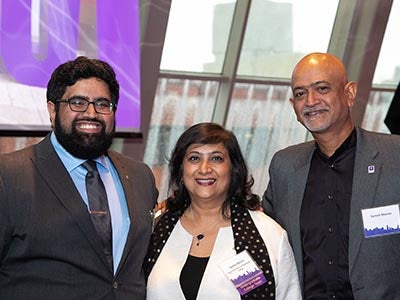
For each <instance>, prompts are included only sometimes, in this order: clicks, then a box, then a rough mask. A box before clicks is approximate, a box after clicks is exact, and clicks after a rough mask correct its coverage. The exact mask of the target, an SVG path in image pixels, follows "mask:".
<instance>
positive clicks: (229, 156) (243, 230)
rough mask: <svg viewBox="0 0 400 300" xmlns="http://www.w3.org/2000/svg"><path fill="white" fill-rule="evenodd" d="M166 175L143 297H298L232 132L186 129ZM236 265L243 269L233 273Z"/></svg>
mask: <svg viewBox="0 0 400 300" xmlns="http://www.w3.org/2000/svg"><path fill="white" fill-rule="evenodd" d="M169 170H170V189H171V191H172V197H170V198H169V199H168V200H167V212H166V213H165V214H164V215H163V216H162V217H161V219H160V220H159V221H158V223H157V225H156V227H155V230H154V233H153V235H152V239H151V242H150V246H149V251H148V254H147V257H146V260H145V264H144V270H145V274H146V276H147V278H148V281H147V299H149V300H161V299H168V300H169V299H174V300H176V299H186V300H192V299H193V300H194V299H200V300H202V299H204V300H209V299H229V300H232V299H282V300H283V299H290V300H297V299H301V296H300V295H301V293H300V287H299V281H298V275H297V270H296V265H295V262H294V257H293V253H292V249H291V247H290V245H289V242H288V239H287V235H286V232H285V231H284V230H283V229H282V228H281V227H280V226H279V225H278V224H277V223H276V222H275V221H273V220H272V219H271V218H270V217H268V216H267V215H265V214H264V213H263V212H261V211H260V201H259V197H258V196H257V195H255V194H253V193H252V192H251V187H252V185H253V178H252V177H251V176H250V177H249V176H248V171H247V167H246V164H245V161H244V158H243V155H242V153H241V151H240V147H239V144H238V142H237V139H236V137H235V136H234V134H233V133H232V132H231V131H227V130H225V129H224V128H223V127H222V126H220V125H218V124H215V123H200V124H197V125H194V126H192V127H190V128H189V129H188V130H186V131H185V132H184V133H183V134H182V135H181V137H180V138H179V140H178V142H177V144H176V146H175V148H174V150H173V151H172V156H171V159H170V162H169ZM243 251H245V252H247V253H248V254H249V255H250V256H249V257H250V259H245V262H243V259H242V258H241V257H242V256H241V255H242V254H243ZM239 253H241V255H239V256H238V254H239ZM252 262H254V263H255V264H254V266H252V267H248V266H250V265H252V264H253V263H252ZM240 264H242V265H245V266H246V267H245V269H243V268H242V269H238V268H235V266H236V265H240ZM252 268H253V269H252ZM250 269H252V270H251V271H252V272H254V273H255V274H257V275H250V274H248V273H251V272H249V270H250ZM234 272H239V273H240V276H239V275H237V274H239V273H234ZM254 273H251V274H254ZM234 274H236V275H234ZM244 276H247V278H248V279H246V280H244V281H241V282H240V283H238V281H239V280H240V279H241V278H242V277H244ZM236 277H240V278H236Z"/></svg>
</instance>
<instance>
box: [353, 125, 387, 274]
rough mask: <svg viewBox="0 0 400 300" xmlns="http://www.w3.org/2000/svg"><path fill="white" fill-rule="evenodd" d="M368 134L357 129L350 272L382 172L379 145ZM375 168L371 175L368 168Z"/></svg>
mask: <svg viewBox="0 0 400 300" xmlns="http://www.w3.org/2000/svg"><path fill="white" fill-rule="evenodd" d="M366 134H368V133H366V132H365V131H363V130H362V129H358V128H357V148H356V156H355V161H354V175H353V190H352V196H351V204H350V227H349V270H350V272H351V271H352V268H353V265H354V261H355V258H356V256H357V253H358V250H359V248H360V245H361V241H362V239H363V238H364V230H363V228H364V227H363V224H362V217H361V210H362V209H365V208H368V207H372V206H373V202H374V198H375V191H376V186H377V183H378V179H379V176H380V173H381V170H382V164H383V162H382V161H381V159H380V157H379V149H378V145H377V144H376V143H375V142H374V141H373V140H372V139H367V138H366V137H365V135H366ZM369 166H373V168H374V172H372V173H369V172H368V167H369Z"/></svg>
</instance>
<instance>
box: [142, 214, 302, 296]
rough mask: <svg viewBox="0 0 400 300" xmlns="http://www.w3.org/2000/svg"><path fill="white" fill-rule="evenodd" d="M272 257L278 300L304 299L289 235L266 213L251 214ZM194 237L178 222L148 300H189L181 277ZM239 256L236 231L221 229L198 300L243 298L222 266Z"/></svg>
mask: <svg viewBox="0 0 400 300" xmlns="http://www.w3.org/2000/svg"><path fill="white" fill-rule="evenodd" d="M250 214H251V217H252V219H253V220H254V224H255V225H256V227H257V229H258V231H259V232H260V235H261V237H262V238H263V240H264V242H265V245H266V246H267V250H268V253H269V256H270V260H271V265H272V270H273V272H274V276H275V286H276V300H297V299H301V292H300V285H299V280H298V275H297V269H296V264H295V261H294V256H293V252H292V249H291V247H290V245H289V241H288V239H287V234H286V231H284V230H283V229H282V227H280V226H279V225H278V223H276V222H275V221H274V220H272V219H271V218H270V217H268V216H267V215H265V214H264V213H263V212H259V211H250ZM192 238H193V237H192V236H191V235H190V234H189V233H188V232H187V231H186V230H185V229H184V228H183V227H182V224H181V223H180V221H178V222H177V224H176V226H175V228H174V229H173V231H172V233H171V236H170V237H169V239H168V241H167V243H166V245H165V246H164V248H163V250H162V252H161V254H160V256H159V257H158V260H157V262H156V263H155V265H154V267H153V269H152V271H151V273H150V276H149V279H148V284H147V298H146V299H147V300H162V299H165V300H172V299H174V300H179V299H182V300H185V297H184V295H183V293H182V290H181V287H180V284H179V276H180V273H181V270H182V268H183V265H184V264H185V262H186V259H187V256H188V254H189V250H190V245H191V243H192ZM235 255H236V252H235V250H234V240H233V232H232V228H231V227H230V226H229V227H223V228H220V230H219V232H218V235H217V238H216V241H215V244H214V248H213V250H212V253H211V256H210V259H209V261H208V264H207V267H206V269H205V271H204V275H203V279H202V281H201V284H200V287H199V292H198V294H197V300H210V299H227V300H228V299H229V300H234V299H238V300H240V294H239V292H238V291H237V290H236V288H235V287H234V285H233V283H232V282H231V281H230V280H229V279H228V278H227V277H226V276H225V274H224V273H223V272H222V270H221V268H220V267H219V265H220V264H221V263H222V262H223V261H225V260H227V259H229V258H231V257H233V256H235Z"/></svg>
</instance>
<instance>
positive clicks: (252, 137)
mask: <svg viewBox="0 0 400 300" xmlns="http://www.w3.org/2000/svg"><path fill="white" fill-rule="evenodd" d="M291 94H292V91H291V89H290V87H289V86H283V85H257V84H243V83H238V84H236V85H235V90H234V93H233V96H232V102H231V106H230V110H229V113H228V120H227V125H226V127H227V128H230V129H232V131H233V132H235V134H236V136H237V138H238V141H239V143H240V146H241V149H242V151H243V155H244V157H245V159H246V161H247V164H248V166H249V169H250V171H251V174H252V175H253V177H254V179H255V184H254V187H253V192H255V193H257V194H259V195H260V196H261V195H262V193H263V192H264V191H265V189H266V187H267V183H268V178H269V176H268V167H269V163H270V161H271V158H272V155H273V154H274V153H275V152H276V151H277V150H279V149H282V148H285V147H287V146H289V145H292V144H296V143H300V142H304V141H305V140H306V138H307V131H306V130H305V128H304V127H303V126H302V125H300V123H298V122H297V120H296V116H295V114H294V111H293V109H292V106H291V105H290V103H289V98H290V97H291Z"/></svg>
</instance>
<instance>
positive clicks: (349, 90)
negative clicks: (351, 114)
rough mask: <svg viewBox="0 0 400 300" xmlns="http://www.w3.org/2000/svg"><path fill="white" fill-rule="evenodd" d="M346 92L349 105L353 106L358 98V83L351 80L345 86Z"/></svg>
mask: <svg viewBox="0 0 400 300" xmlns="http://www.w3.org/2000/svg"><path fill="white" fill-rule="evenodd" d="M344 93H345V95H346V99H347V105H348V106H349V107H352V106H353V105H354V102H355V100H356V95H357V84H356V83H355V82H354V81H349V82H348V83H347V84H346V85H345V86H344Z"/></svg>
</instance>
